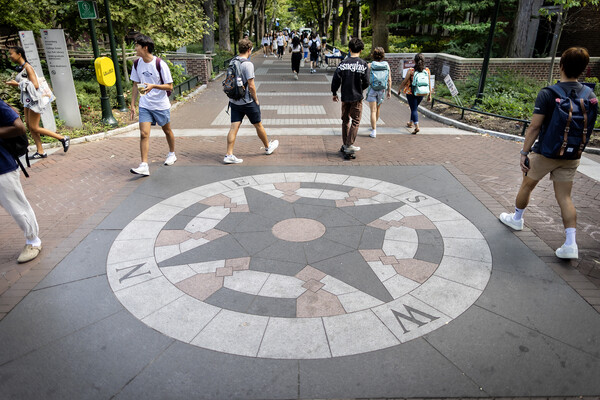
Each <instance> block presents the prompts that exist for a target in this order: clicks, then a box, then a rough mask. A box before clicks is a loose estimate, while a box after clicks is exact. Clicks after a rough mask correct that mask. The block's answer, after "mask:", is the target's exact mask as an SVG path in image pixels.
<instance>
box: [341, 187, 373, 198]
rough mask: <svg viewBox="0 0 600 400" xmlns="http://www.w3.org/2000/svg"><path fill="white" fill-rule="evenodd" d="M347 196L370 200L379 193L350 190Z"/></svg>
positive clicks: (356, 189)
mask: <svg viewBox="0 0 600 400" xmlns="http://www.w3.org/2000/svg"><path fill="white" fill-rule="evenodd" d="M348 194H349V195H350V196H352V197H358V198H359V199H370V198H371V197H373V196H377V195H378V194H379V193H377V192H374V191H372V190H368V189H361V188H352V189H351V190H350V191H349V192H348Z"/></svg>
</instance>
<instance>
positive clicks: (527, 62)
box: [386, 53, 600, 85]
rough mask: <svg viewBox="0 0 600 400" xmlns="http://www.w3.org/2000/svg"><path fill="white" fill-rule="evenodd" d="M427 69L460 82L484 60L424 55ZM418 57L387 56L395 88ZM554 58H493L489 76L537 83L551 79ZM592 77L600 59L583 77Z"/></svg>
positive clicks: (599, 70) (596, 74) (597, 74)
mask: <svg viewBox="0 0 600 400" xmlns="http://www.w3.org/2000/svg"><path fill="white" fill-rule="evenodd" d="M424 55H425V60H426V66H427V67H428V68H429V69H430V70H431V73H432V74H433V75H435V77H436V80H441V79H442V78H443V77H444V76H445V74H443V73H442V72H443V70H444V69H445V70H447V71H449V73H450V76H451V77H452V79H453V80H455V81H459V80H464V79H466V78H467V76H468V74H469V73H470V72H471V71H476V72H477V74H479V73H480V71H481V65H482V64H483V58H462V57H458V56H454V55H450V54H444V53H424ZM414 56H415V53H396V54H387V55H386V60H387V61H388V62H389V64H390V67H391V69H392V80H393V82H394V85H396V84H398V83H400V81H401V80H402V65H403V61H404V60H412V59H413V58H414ZM550 61H551V59H550V58H492V59H490V64H489V69H488V74H492V73H494V72H496V71H499V70H512V71H516V72H518V73H520V74H522V75H523V76H529V77H533V78H536V79H540V80H544V79H547V77H548V69H549V67H550ZM559 61H560V58H559V57H557V58H556V61H555V64H554V72H555V73H554V76H556V77H558V76H559V71H558V63H559ZM586 76H590V77H596V78H600V57H592V58H590V63H589V65H588V68H587V71H586V72H584V73H583V75H582V78H583V77H586Z"/></svg>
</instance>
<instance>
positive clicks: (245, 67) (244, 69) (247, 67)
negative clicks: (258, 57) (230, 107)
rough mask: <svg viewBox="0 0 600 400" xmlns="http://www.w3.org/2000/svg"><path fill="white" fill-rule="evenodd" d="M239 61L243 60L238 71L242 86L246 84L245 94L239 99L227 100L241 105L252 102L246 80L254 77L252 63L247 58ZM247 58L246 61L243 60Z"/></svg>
mask: <svg viewBox="0 0 600 400" xmlns="http://www.w3.org/2000/svg"><path fill="white" fill-rule="evenodd" d="M239 59H240V60H241V61H244V62H242V63H241V64H240V71H241V74H242V82H243V84H244V86H246V95H245V96H244V97H242V98H241V99H239V100H233V99H229V102H230V103H232V104H235V105H238V106H243V105H244V104H248V103H252V102H253V101H254V100H253V99H252V96H250V92H249V91H248V86H247V85H248V80H249V79H254V64H252V62H250V60H249V59H248V58H241V57H239ZM245 60H247V61H245Z"/></svg>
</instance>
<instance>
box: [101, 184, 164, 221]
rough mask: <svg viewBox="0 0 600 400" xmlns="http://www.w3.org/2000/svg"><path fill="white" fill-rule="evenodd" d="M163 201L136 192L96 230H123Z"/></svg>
mask: <svg viewBox="0 0 600 400" xmlns="http://www.w3.org/2000/svg"><path fill="white" fill-rule="evenodd" d="M161 200H162V199H161V198H158V197H155V196H149V195H145V194H141V193H137V192H134V193H132V194H131V195H130V196H129V197H128V198H127V199H126V200H125V201H124V202H123V203H121V204H120V205H119V206H118V207H117V208H116V209H115V210H114V211H113V212H111V213H110V214H109V215H108V217H106V218H104V220H103V221H102V222H101V223H100V224H99V225H98V227H97V228H96V229H105V230H108V229H123V228H125V227H126V226H127V225H128V224H129V223H130V222H131V221H132V220H133V219H134V218H135V217H137V216H138V215H140V214H141V213H142V212H144V211H146V210H147V209H148V208H150V207H152V206H153V205H155V204H157V203H159V202H160V201H161Z"/></svg>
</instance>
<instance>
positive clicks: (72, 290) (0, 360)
mask: <svg viewBox="0 0 600 400" xmlns="http://www.w3.org/2000/svg"><path fill="white" fill-rule="evenodd" d="M122 309H123V306H122V305H121V304H120V303H119V302H118V301H117V299H116V298H115V296H114V294H113V293H112V291H111V289H110V287H109V285H108V281H107V280H106V276H98V277H93V278H89V279H84V280H80V281H76V282H70V283H65V284H63V285H58V286H54V287H50V288H47V289H40V290H34V291H32V292H31V293H29V295H27V297H25V298H24V299H23V300H22V301H21V302H20V303H19V304H18V305H17V306H16V307H15V308H14V309H13V310H12V311H11V312H10V313H9V314H8V315H7V316H6V317H4V318H3V319H2V321H0V343H2V351H1V352H0V365H2V364H4V363H5V362H7V361H10V360H13V359H15V358H16V357H19V356H21V355H23V354H26V353H28V352H30V351H32V350H36V349H39V348H41V347H42V346H44V345H46V344H48V343H50V342H52V341H54V340H56V339H58V338H61V337H63V336H65V335H68V334H70V333H73V332H75V331H77V330H79V329H81V328H84V327H86V326H88V325H90V324H92V323H94V322H97V321H99V320H101V319H104V318H106V317H108V316H109V315H112V314H114V313H116V312H118V311H120V310H122Z"/></svg>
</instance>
